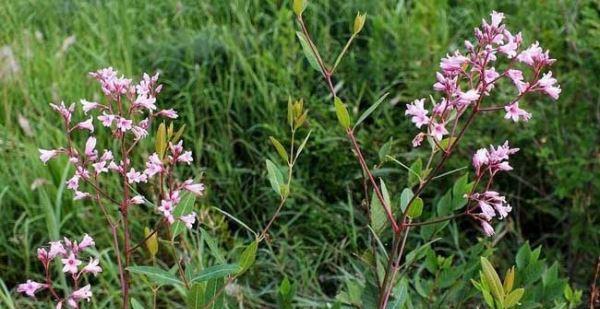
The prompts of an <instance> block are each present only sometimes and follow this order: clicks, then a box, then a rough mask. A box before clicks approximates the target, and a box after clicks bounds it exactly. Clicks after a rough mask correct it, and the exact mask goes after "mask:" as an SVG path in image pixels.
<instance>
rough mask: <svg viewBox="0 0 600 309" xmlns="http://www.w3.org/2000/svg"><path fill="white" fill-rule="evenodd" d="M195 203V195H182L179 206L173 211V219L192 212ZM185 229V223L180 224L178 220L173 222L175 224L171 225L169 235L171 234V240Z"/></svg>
mask: <svg viewBox="0 0 600 309" xmlns="http://www.w3.org/2000/svg"><path fill="white" fill-rule="evenodd" d="M195 202H196V195H194V194H192V193H187V194H186V195H184V196H183V198H182V199H181V202H180V203H179V205H177V207H175V209H173V217H175V218H179V217H181V216H184V215H187V214H189V213H190V212H191V211H192V209H194V203H195ZM185 229H186V226H185V223H183V222H181V221H180V220H177V221H175V223H173V224H172V225H171V233H172V234H173V239H175V237H177V235H179V234H181V233H182V232H183V231H185Z"/></svg>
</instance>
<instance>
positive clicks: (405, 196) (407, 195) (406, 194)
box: [400, 188, 414, 212]
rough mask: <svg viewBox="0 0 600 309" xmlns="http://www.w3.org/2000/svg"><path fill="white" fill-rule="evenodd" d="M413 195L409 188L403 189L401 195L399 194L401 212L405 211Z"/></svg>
mask: <svg viewBox="0 0 600 309" xmlns="http://www.w3.org/2000/svg"><path fill="white" fill-rule="evenodd" d="M413 196H414V193H413V192H412V190H411V189H410V188H404V190H402V193H401V194H400V209H402V212H404V211H406V206H408V202H410V200H411V199H412V198H413Z"/></svg>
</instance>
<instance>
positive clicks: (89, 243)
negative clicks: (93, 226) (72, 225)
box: [78, 234, 96, 249]
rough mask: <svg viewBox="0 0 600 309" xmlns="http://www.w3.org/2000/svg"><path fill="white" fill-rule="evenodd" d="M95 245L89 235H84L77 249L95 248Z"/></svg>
mask: <svg viewBox="0 0 600 309" xmlns="http://www.w3.org/2000/svg"><path fill="white" fill-rule="evenodd" d="M95 245H96V243H95V242H94V239H93V238H92V237H90V235H88V234H84V235H83V239H82V240H81V243H79V246H78V248H79V249H85V248H87V247H91V246H95Z"/></svg>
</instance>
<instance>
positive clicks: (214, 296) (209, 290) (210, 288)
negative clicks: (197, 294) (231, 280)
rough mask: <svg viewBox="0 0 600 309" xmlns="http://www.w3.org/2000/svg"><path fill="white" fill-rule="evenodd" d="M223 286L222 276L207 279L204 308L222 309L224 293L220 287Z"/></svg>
mask: <svg viewBox="0 0 600 309" xmlns="http://www.w3.org/2000/svg"><path fill="white" fill-rule="evenodd" d="M223 286H224V281H223V278H214V279H211V280H209V281H208V283H207V284H206V289H205V290H204V302H203V304H202V308H204V309H222V308H223V299H224V297H225V293H223V291H222V289H223Z"/></svg>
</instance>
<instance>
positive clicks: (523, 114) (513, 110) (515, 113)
mask: <svg viewBox="0 0 600 309" xmlns="http://www.w3.org/2000/svg"><path fill="white" fill-rule="evenodd" d="M504 110H506V115H505V116H504V119H512V121H514V122H518V121H519V120H521V119H522V120H523V121H528V120H529V119H531V114H530V113H528V112H527V111H526V110H524V109H521V108H519V102H515V103H513V104H510V105H507V106H504Z"/></svg>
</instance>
